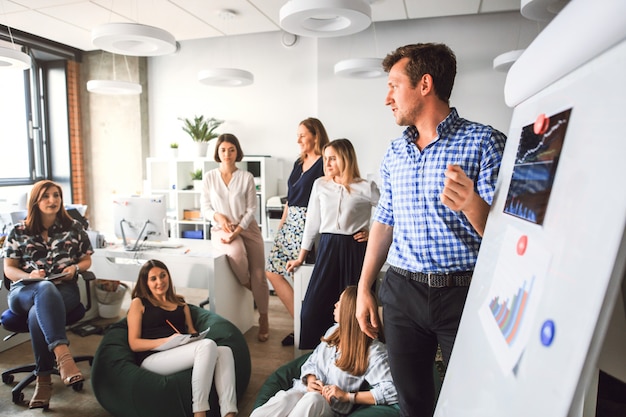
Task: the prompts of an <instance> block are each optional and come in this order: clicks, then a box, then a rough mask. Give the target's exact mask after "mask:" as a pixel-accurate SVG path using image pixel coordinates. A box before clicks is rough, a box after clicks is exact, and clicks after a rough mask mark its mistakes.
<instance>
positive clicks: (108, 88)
mask: <svg viewBox="0 0 626 417" xmlns="http://www.w3.org/2000/svg"><path fill="white" fill-rule="evenodd" d="M103 63H104V51H102V55H101V58H100V70H101V71H102V65H103ZM124 63H125V64H126V72H127V73H128V78H129V79H130V78H132V77H131V76H130V67H129V66H128V59H127V58H126V55H124ZM111 64H112V67H113V70H112V72H113V79H112V80H89V81H87V91H89V92H90V93H95V94H106V95H122V96H123V95H126V96H128V95H137V94H141V92H142V91H143V88H142V87H141V84H139V83H134V82H132V81H120V80H116V78H117V69H116V67H115V54H112V56H111Z"/></svg>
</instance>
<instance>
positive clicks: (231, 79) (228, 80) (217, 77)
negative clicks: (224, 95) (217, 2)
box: [198, 9, 254, 87]
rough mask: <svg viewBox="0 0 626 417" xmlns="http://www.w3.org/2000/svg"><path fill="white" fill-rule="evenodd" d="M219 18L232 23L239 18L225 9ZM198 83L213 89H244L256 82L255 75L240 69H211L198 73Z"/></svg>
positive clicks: (219, 13) (220, 12)
mask: <svg viewBox="0 0 626 417" xmlns="http://www.w3.org/2000/svg"><path fill="white" fill-rule="evenodd" d="M218 16H219V17H220V19H222V20H225V21H231V20H233V19H235V18H236V17H237V12H235V11H234V10H228V9H224V10H220V11H219V12H218ZM198 81H200V82H201V83H202V84H206V85H210V86H213V87H243V86H246V85H250V84H252V83H253V82H254V75H253V74H252V73H251V72H250V71H246V70H243V69H239V68H210V69H206V70H202V71H200V72H198Z"/></svg>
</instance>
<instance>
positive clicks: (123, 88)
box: [87, 80, 142, 95]
mask: <svg viewBox="0 0 626 417" xmlns="http://www.w3.org/2000/svg"><path fill="white" fill-rule="evenodd" d="M87 91H89V92H90V93H95V94H106V95H137V94H141V91H142V88H141V84H139V83H133V82H130V81H113V80H89V81H87Z"/></svg>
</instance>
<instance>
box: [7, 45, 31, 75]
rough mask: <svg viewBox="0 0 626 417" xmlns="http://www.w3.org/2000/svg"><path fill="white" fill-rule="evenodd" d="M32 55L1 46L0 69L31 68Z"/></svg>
mask: <svg viewBox="0 0 626 417" xmlns="http://www.w3.org/2000/svg"><path fill="white" fill-rule="evenodd" d="M30 66H31V59H30V55H28V54H25V53H24V52H22V51H18V50H16V49H11V48H4V47H0V69H4V68H6V69H9V68H10V69H17V70H27V69H30Z"/></svg>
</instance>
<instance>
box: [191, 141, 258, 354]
mask: <svg viewBox="0 0 626 417" xmlns="http://www.w3.org/2000/svg"><path fill="white" fill-rule="evenodd" d="M242 158H243V151H242V150H241V145H239V140H238V139H237V137H236V136H235V135H232V134H230V133H224V134H222V135H220V136H219V137H218V138H217V144H216V145H215V161H216V162H219V163H220V166H219V168H216V169H213V170H211V171H208V172H207V173H206V174H205V176H204V180H203V187H202V213H203V215H204V217H205V218H206V219H208V220H209V221H211V223H212V225H213V227H212V229H211V241H212V242H213V244H214V245H215V246H216V247H217V248H218V249H221V250H222V251H223V252H225V253H226V257H227V259H228V263H229V264H230V267H231V269H232V270H233V273H234V274H235V276H236V277H237V279H239V282H240V283H241V285H244V286H245V287H247V288H248V289H250V290H252V296H253V297H254V301H255V303H256V306H257V308H258V311H259V333H258V339H259V341H261V342H265V341H267V339H268V338H269V321H268V316H267V309H268V305H269V287H268V285H267V280H266V279H265V250H264V245H263V236H262V235H261V229H260V228H259V225H258V224H257V222H256V219H255V217H254V214H255V213H256V210H257V196H256V188H255V185H254V177H253V176H252V174H251V173H250V172H248V171H242V170H240V169H239V168H237V165H235V164H236V162H239V161H241V160H242Z"/></svg>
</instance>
